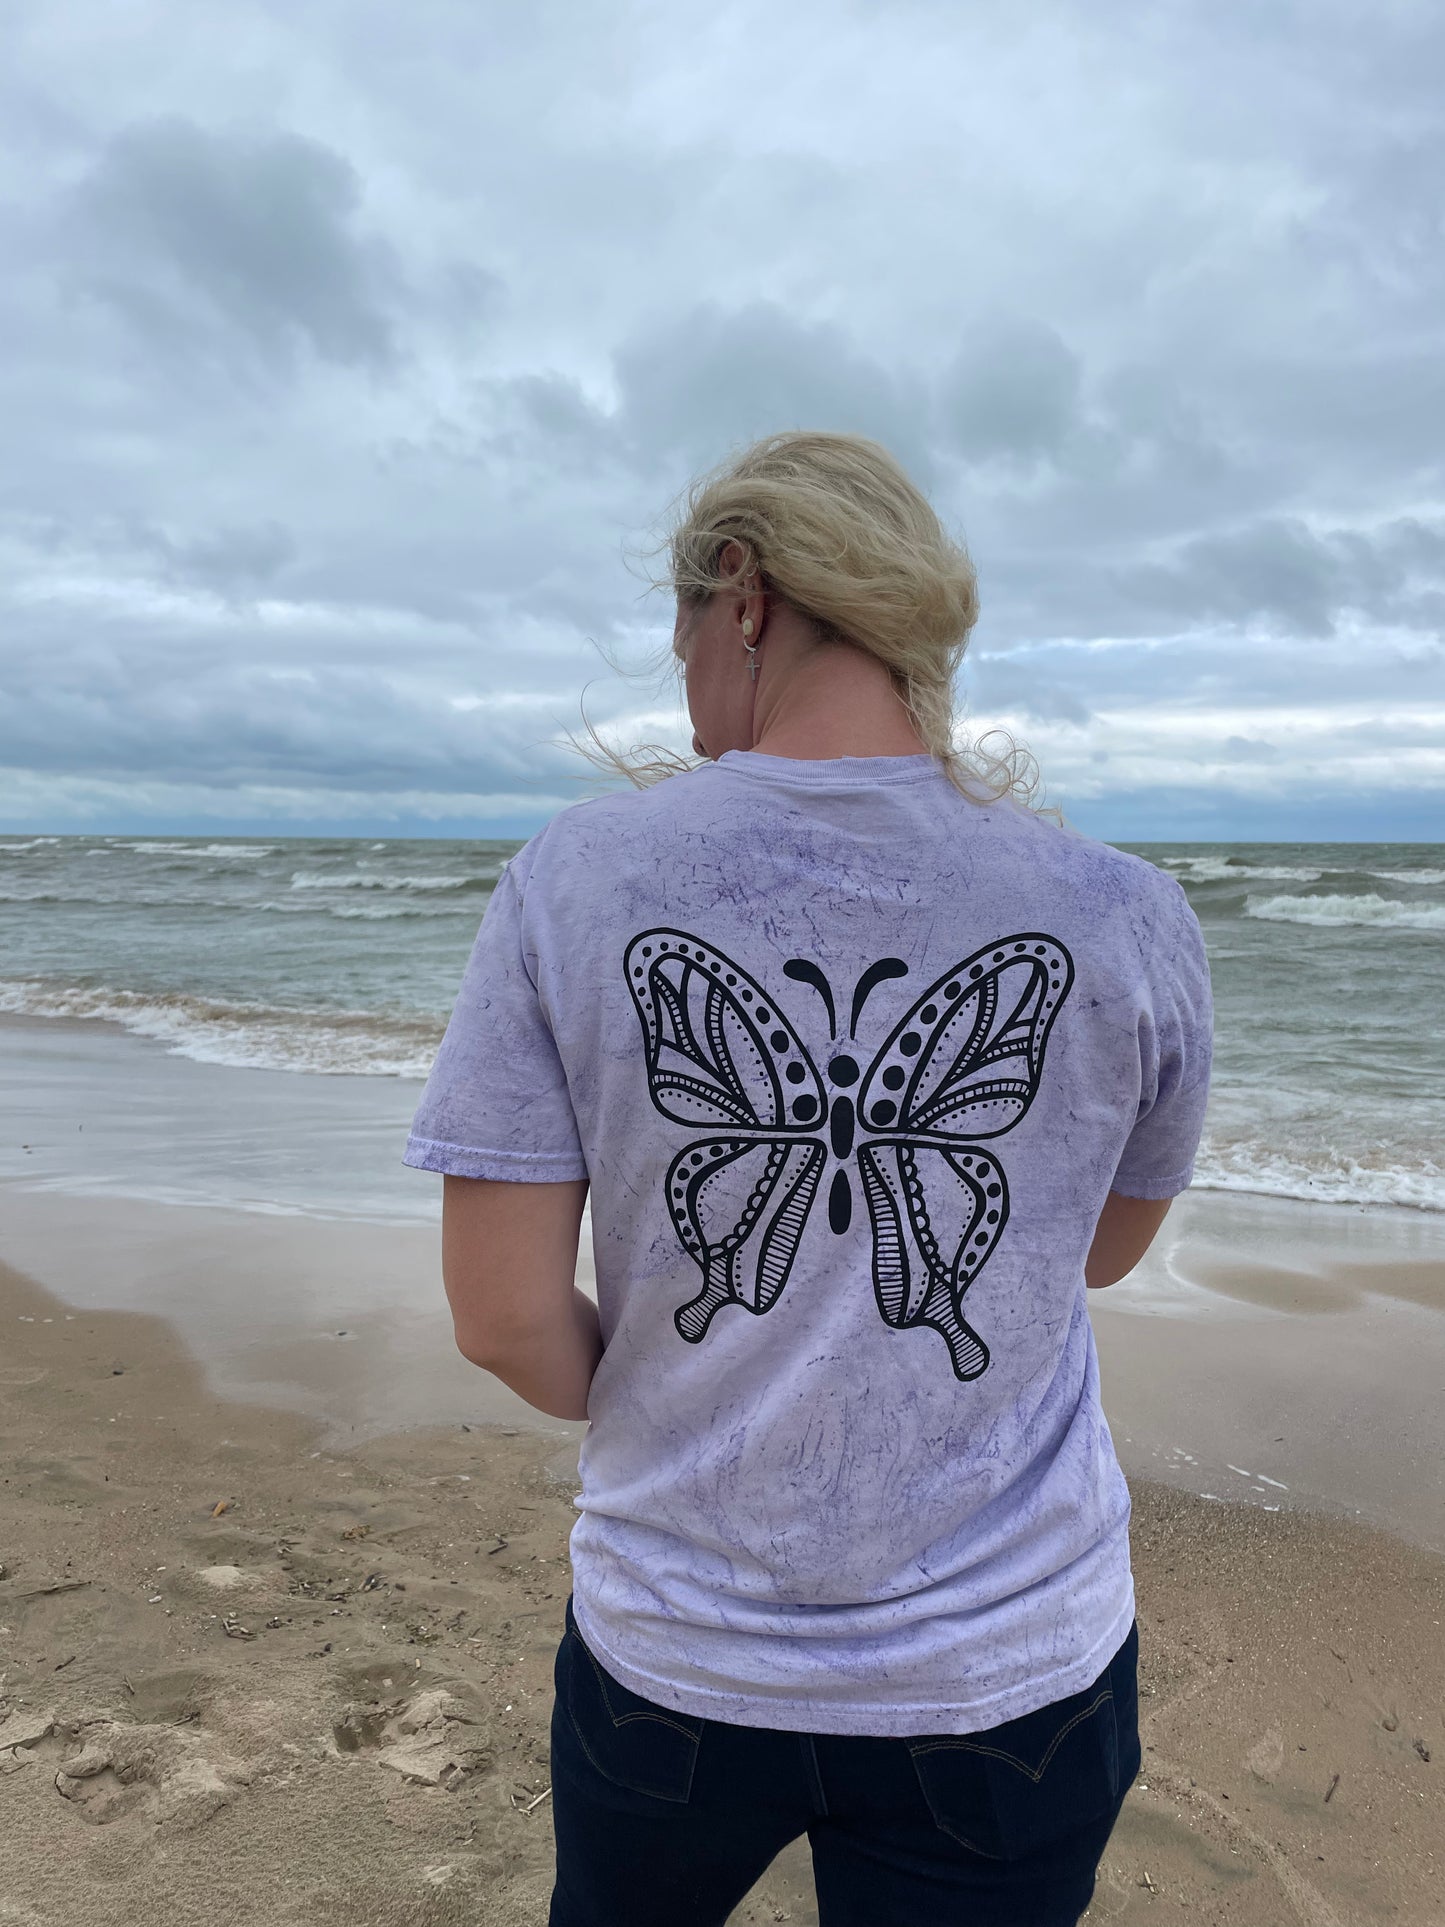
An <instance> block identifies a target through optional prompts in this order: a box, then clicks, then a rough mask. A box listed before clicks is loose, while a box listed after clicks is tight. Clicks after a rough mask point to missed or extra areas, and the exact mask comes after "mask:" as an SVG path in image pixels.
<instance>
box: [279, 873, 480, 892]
mask: <svg viewBox="0 0 1445 1927" xmlns="http://www.w3.org/2000/svg"><path fill="white" fill-rule="evenodd" d="M500 874H501V871H500V869H496V870H490V871H486V872H482V871H473V872H471V873H470V874H469V875H467V876H431V877H417V876H401V877H387V876H366V875H362V874H361V873H359V872H356V871H347V872H346V873H345V874H344V875H341V876H329V875H327V874H326V872H324V871H322V872H321V873H320V874H318V873H317V872H316V871H314V870H297V871H296V872H295V873H294V874H293V876H292V878H291V888H292V889H293V890H486V889H490V888H491V886H492V885H493V884H494V883H495V882H496V880H497V878H498V876H499V875H500Z"/></svg>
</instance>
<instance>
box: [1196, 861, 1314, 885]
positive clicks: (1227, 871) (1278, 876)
mask: <svg viewBox="0 0 1445 1927" xmlns="http://www.w3.org/2000/svg"><path fill="white" fill-rule="evenodd" d="M1164 861H1165V863H1166V864H1167V865H1168V867H1169V868H1170V869H1171V870H1173V871H1174V872H1175V874H1176V875H1177V876H1178V878H1179V881H1180V882H1181V883H1251V882H1261V883H1318V882H1319V880H1320V878H1321V877H1322V876H1323V875H1324V871H1323V870H1312V869H1307V868H1304V867H1303V866H1301V865H1299V864H1289V863H1237V862H1236V861H1235V860H1234V858H1233V857H1227V856H1190V857H1180V856H1174V857H1165V859H1164Z"/></svg>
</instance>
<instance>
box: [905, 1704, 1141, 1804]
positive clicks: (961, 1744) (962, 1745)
mask: <svg viewBox="0 0 1445 1927" xmlns="http://www.w3.org/2000/svg"><path fill="white" fill-rule="evenodd" d="M1113 1697H1114V1689H1113V1687H1112V1686H1106V1687H1105V1688H1104V1690H1103V1691H1102V1692H1101V1693H1099V1694H1097V1695H1096V1696H1095V1698H1094V1699H1093V1700H1092V1701H1091V1702H1090V1703H1089V1705H1087V1706H1085V1707H1083V1708H1082V1709H1081V1710H1080V1711H1079V1712H1077V1713H1075V1715H1074V1717H1073V1718H1072V1719H1071V1720H1066V1721H1065V1722H1064V1724H1063V1725H1062V1726H1061V1727H1060V1728H1059V1730H1058V1732H1057V1733H1055V1735H1054V1737H1053V1739H1052V1740H1051V1741H1050V1742H1049V1749H1048V1751H1047V1753H1045V1755H1044V1757H1043V1758H1042V1759H1041V1760H1040V1761H1039V1763H1038V1766H1037V1767H1031V1766H1030V1765H1028V1763H1027V1762H1026V1761H1024V1760H1021V1759H1019V1757H1018V1755H1017V1754H1015V1753H1010V1752H1008V1751H1007V1750H1006V1749H1005V1748H1003V1747H1001V1746H981V1745H980V1744H979V1743H978V1741H976V1740H964V1739H949V1740H933V1741H930V1742H929V1743H928V1744H927V1745H923V1746H918V1745H915V1744H914V1743H913V1742H912V1741H910V1742H909V1745H908V1751H909V1752H910V1753H911V1754H912V1755H913V1757H914V1759H918V1758H919V1757H920V1756H921V1755H922V1754H924V1753H944V1752H960V1753H981V1754H983V1755H985V1756H986V1757H987V1758H988V1759H991V1760H1006V1761H1007V1762H1008V1764H1009V1765H1010V1766H1012V1767H1016V1768H1017V1769H1018V1771H1019V1772H1020V1773H1022V1774H1025V1775H1026V1776H1027V1777H1028V1778H1029V1779H1030V1780H1032V1781H1033V1783H1034V1785H1035V1786H1037V1785H1038V1783H1039V1781H1040V1780H1041V1779H1042V1778H1043V1777H1044V1774H1045V1773H1046V1772H1047V1771H1048V1766H1049V1761H1050V1760H1052V1759H1053V1757H1054V1755H1055V1753H1057V1752H1058V1750H1059V1748H1060V1746H1062V1744H1063V1743H1064V1741H1065V1740H1066V1739H1067V1738H1068V1736H1069V1734H1070V1733H1072V1732H1073V1730H1074V1728H1075V1727H1076V1726H1077V1725H1078V1724H1079V1722H1080V1721H1081V1720H1087V1719H1091V1718H1092V1717H1093V1715H1094V1714H1095V1713H1097V1712H1098V1710H1099V1708H1100V1707H1101V1706H1102V1705H1103V1704H1104V1702H1105V1700H1111V1699H1113Z"/></svg>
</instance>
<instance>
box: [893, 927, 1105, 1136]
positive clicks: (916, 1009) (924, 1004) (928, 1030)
mask: <svg viewBox="0 0 1445 1927" xmlns="http://www.w3.org/2000/svg"><path fill="white" fill-rule="evenodd" d="M1073 981H1074V965H1073V960H1072V959H1071V958H1070V956H1069V953H1068V951H1067V950H1065V948H1064V946H1063V945H1062V944H1061V943H1058V942H1057V941H1056V940H1055V939H1054V938H1053V937H1046V936H1042V935H1040V934H1038V933H1037V932H1035V933H1031V934H1025V935H1019V936H1013V937H1005V938H1004V939H1003V941H1002V942H1000V943H994V944H989V945H987V946H986V947H985V948H984V949H982V950H977V951H975V952H974V954H973V955H972V956H971V957H967V958H965V960H964V961H963V962H962V963H961V964H959V965H958V967H957V968H956V969H954V970H950V971H949V972H948V973H947V975H945V976H942V977H940V978H939V979H938V981H937V982H936V983H933V984H930V985H929V987H928V989H927V990H926V991H924V993H923V995H922V996H921V997H920V998H919V999H918V1000H917V1002H916V1003H915V1004H914V1005H913V1007H912V1009H911V1010H910V1011H909V1012H908V1014H907V1016H905V1017H904V1018H903V1019H902V1021H901V1022H900V1023H899V1024H897V1025H896V1026H895V1027H894V1029H893V1031H892V1032H891V1033H890V1035H889V1036H888V1038H887V1039H886V1041H885V1042H884V1044H883V1047H882V1049H881V1050H880V1051H879V1052H878V1055H877V1056H876V1058H875V1059H874V1060H873V1063H872V1064H871V1065H870V1067H869V1070H868V1074H867V1076H866V1077H865V1078H864V1080H863V1087H862V1090H861V1091H860V1093H859V1098H858V1114H859V1117H860V1118H861V1120H862V1122H863V1125H864V1128H865V1129H867V1130H870V1131H899V1132H906V1133H909V1134H914V1133H917V1134H919V1135H927V1136H929V1137H941V1138H951V1139H954V1140H958V1141H963V1142H967V1141H971V1140H973V1139H976V1138H986V1137H997V1136H998V1135H999V1134H1000V1133H1001V1132H1003V1131H1007V1130H1011V1129H1012V1127H1013V1126H1014V1125H1015V1124H1017V1123H1018V1121H1019V1119H1020V1118H1021V1117H1022V1116H1023V1114H1024V1112H1025V1111H1026V1110H1027V1109H1028V1108H1029V1105H1030V1104H1031V1103H1032V1102H1033V1099H1034V1095H1035V1093H1036V1091H1037V1090H1038V1087H1039V1073H1040V1070H1041V1068H1042V1066H1043V1059H1044V1046H1045V1044H1046V1043H1047V1042H1048V1036H1049V1031H1050V1030H1051V1029H1052V1027H1053V1023H1054V1019H1055V1018H1056V1017H1057V1015H1058V1012H1059V1006H1060V1005H1061V1004H1062V1003H1063V1001H1064V999H1065V997H1067V996H1068V994H1069V989H1070V986H1071V985H1072V984H1073Z"/></svg>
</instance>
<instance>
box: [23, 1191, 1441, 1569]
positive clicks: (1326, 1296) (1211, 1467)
mask: <svg viewBox="0 0 1445 1927" xmlns="http://www.w3.org/2000/svg"><path fill="white" fill-rule="evenodd" d="M410 1175H412V1174H410V1173H409V1174H408V1176H410ZM428 1188H430V1189H437V1188H438V1187H435V1186H428ZM0 1203H3V1214H4V1219H5V1231H4V1233H3V1235H0V1260H3V1261H5V1262H8V1263H10V1264H13V1265H14V1266H15V1267H16V1268H17V1269H19V1270H21V1271H24V1272H27V1273H29V1274H30V1275H31V1276H32V1277H34V1278H35V1279H36V1280H37V1281H38V1282H39V1283H41V1284H42V1285H43V1286H44V1287H45V1288H46V1289H48V1290H51V1291H53V1292H55V1293H56V1294H57V1296H59V1297H60V1298H61V1299H63V1300H64V1301H65V1303H66V1307H67V1309H69V1310H71V1311H79V1310H85V1311H91V1310H94V1311H106V1310H116V1311H132V1312H141V1313H149V1314H156V1315H159V1316H162V1317H164V1318H166V1319H167V1320H168V1321H170V1323H171V1324H172V1325H173V1326H174V1328H175V1330H176V1331H177V1333H178V1334H179V1336H180V1337H181V1339H182V1340H183V1342H184V1343H185V1344H186V1345H187V1347H188V1348H189V1350H190V1351H191V1353H192V1355H193V1356H194V1357H195V1358H196V1360H197V1361H198V1363H199V1364H200V1365H201V1367H202V1368H203V1369H204V1371H205V1373H206V1375H207V1378H208V1382H209V1383H210V1385H211V1386H212V1388H213V1390H215V1391H216V1392H217V1394H218V1395H223V1396H225V1397H228V1398H231V1399H242V1400H244V1401H246V1402H247V1403H254V1404H260V1405H267V1406H275V1407H279V1408H284V1409H288V1410H290V1411H292V1412H295V1413H298V1414H300V1415H303V1416H309V1417H310V1418H312V1419H314V1420H316V1421H317V1422H319V1423H321V1424H322V1425H323V1427H324V1429H325V1437H326V1441H327V1444H328V1447H331V1446H336V1445H340V1444H345V1443H351V1442H357V1441H361V1440H365V1439H367V1438H371V1437H375V1436H378V1435H381V1434H386V1433H395V1432H399V1431H403V1430H406V1429H408V1428H411V1427H416V1426H425V1425H427V1424H429V1423H434V1422H438V1421H441V1422H454V1423H463V1422H478V1423H494V1424H501V1425H509V1426H515V1427H517V1428H519V1429H538V1428H540V1429H543V1430H545V1429H547V1427H548V1422H547V1421H543V1420H541V1419H539V1417H538V1415H537V1414H535V1413H533V1412H532V1411H531V1410H530V1408H529V1407H527V1406H526V1405H524V1404H523V1403H522V1401H521V1400H520V1399H518V1398H516V1397H515V1396H514V1394H512V1393H511V1392H510V1391H508V1390H507V1388H506V1387H505V1386H503V1385H501V1384H500V1383H499V1382H498V1381H496V1380H495V1379H492V1378H491V1377H490V1376H489V1375H487V1374H485V1373H482V1372H479V1371H478V1370H477V1369H476V1368H475V1367H474V1366H472V1365H470V1364H469V1363H468V1362H467V1361H466V1360H465V1359H463V1358H462V1357H461V1356H460V1354H459V1353H458V1352H457V1350H456V1347H455V1342H454V1339H453V1336H452V1330H451V1320H450V1313H449V1311H448V1309H447V1306H446V1302H445V1295H444V1292H443V1288H442V1283H441V1272H440V1254H439V1238H438V1227H437V1224H436V1222H435V1220H432V1221H426V1220H419V1221H416V1222H413V1223H409V1224H408V1223H401V1224H394V1223H376V1222H366V1221H363V1220H354V1219H345V1218H340V1219H327V1218H320V1217H314V1216H311V1215H308V1214H300V1213H298V1214H276V1213H271V1214H267V1213H263V1212H256V1211H251V1212H247V1211H244V1210H237V1209H234V1208H230V1209H228V1208H223V1207H218V1206H214V1205H210V1204H207V1203H195V1204H190V1205H187V1206H186V1207H184V1208H181V1207H178V1206H176V1205H175V1204H173V1203H169V1202H165V1203H162V1202H156V1201H154V1200H143V1199H141V1200H138V1199H134V1198H128V1197H124V1196H120V1197H116V1196H108V1195H105V1194H101V1195H95V1196H75V1195H71V1194H69V1193H67V1192H63V1191H61V1190H59V1189H46V1188H34V1187H32V1186H31V1185H29V1184H27V1183H26V1182H25V1181H24V1180H17V1179H14V1178H12V1179H10V1180H8V1181H4V1180H0ZM201 1280H203V1281H204V1282H203V1283H202V1282H200V1281H201ZM578 1283H579V1285H581V1287H582V1288H583V1289H584V1290H590V1289H591V1256H590V1249H589V1247H588V1243H587V1240H586V1238H585V1236H584V1245H583V1251H582V1254H581V1259H580V1262H579V1266H578ZM1089 1310H1090V1315H1091V1317H1092V1319H1093V1323H1094V1330H1095V1335H1096V1339H1097V1343H1098V1349H1099V1357H1100V1373H1101V1378H1102V1383H1103V1392H1104V1406H1105V1411H1106V1414H1107V1417H1108V1420H1109V1425H1110V1429H1111V1431H1112V1432H1113V1435H1114V1441H1115V1446H1116V1449H1117V1451H1118V1453H1119V1457H1120V1460H1121V1463H1122V1464H1123V1466H1124V1469H1125V1472H1126V1473H1127V1474H1128V1475H1129V1476H1131V1477H1140V1476H1142V1477H1148V1478H1153V1479H1157V1480H1160V1481H1162V1482H1164V1483H1167V1484H1171V1485H1174V1486H1176V1487H1178V1488H1180V1489H1181V1490H1185V1491H1189V1492H1192V1493H1193V1494H1195V1495H1196V1496H1199V1497H1205V1498H1208V1499H1209V1500H1211V1501H1215V1502H1220V1501H1224V1500H1228V1499H1239V1500H1241V1501H1243V1502H1245V1503H1247V1504H1251V1505H1255V1506H1257V1507H1259V1508H1260V1509H1261V1510H1268V1511H1274V1510H1275V1509H1277V1508H1281V1507H1283V1508H1291V1509H1298V1508H1300V1507H1304V1508H1306V1509H1309V1510H1311V1511H1315V1512H1326V1513H1331V1514H1333V1515H1335V1516H1338V1517H1343V1518H1349V1519H1355V1520H1359V1521H1361V1522H1363V1523H1366V1524H1374V1525H1377V1526H1379V1527H1381V1528H1382V1529H1384V1530H1386V1531H1390V1532H1393V1533H1396V1534H1399V1535H1401V1536H1403V1537H1405V1538H1408V1539H1410V1540H1412V1541H1413V1542H1414V1543H1416V1544H1419V1545H1422V1546H1425V1547H1428V1548H1432V1549H1434V1550H1436V1551H1441V1552H1445V1481H1442V1479H1441V1476H1440V1472H1439V1467H1440V1466H1441V1465H1442V1464H1445V1408H1442V1405H1441V1401H1440V1399H1439V1396H1438V1392H1439V1386H1440V1384H1441V1383H1442V1382H1445V1223H1441V1224H1439V1225H1438V1226H1437V1225H1434V1224H1431V1223H1429V1222H1428V1221H1427V1222H1421V1220H1420V1214H1414V1213H1396V1212H1393V1211H1371V1210H1366V1209H1364V1208H1358V1209H1346V1208H1344V1207H1340V1206H1318V1205H1304V1204H1297V1203H1293V1202H1290V1203H1284V1204H1282V1203H1280V1202H1279V1201H1275V1200H1259V1199H1250V1200H1240V1199H1238V1198H1226V1197H1221V1196H1220V1195H1219V1194H1217V1193H1197V1194H1196V1193H1193V1192H1189V1193H1186V1194H1185V1195H1184V1196H1183V1197H1182V1198H1181V1199H1179V1200H1178V1201H1177V1203H1176V1205H1175V1207H1174V1209H1173V1211H1171V1213H1170V1216H1169V1218H1168V1219H1167V1220H1166V1222H1165V1227H1164V1229H1163V1231H1162V1232H1161V1234H1160V1237H1159V1239H1158V1240H1157V1241H1156V1244H1155V1246H1154V1248H1153V1249H1152V1250H1151V1251H1150V1253H1149V1254H1148V1256H1147V1257H1146V1258H1145V1260H1144V1262H1143V1264H1142V1265H1141V1266H1140V1267H1139V1269H1138V1270H1137V1271H1136V1272H1135V1273H1134V1274H1132V1275H1131V1276H1130V1278H1128V1279H1126V1280H1124V1281H1122V1282H1121V1283H1120V1284H1118V1285H1114V1286H1111V1287H1110V1288H1109V1290H1107V1291H1104V1292H1096V1293H1091V1294H1090V1296H1089ZM553 1429H558V1428H556V1427H554V1428H553ZM583 1429H584V1428H583V1427H582V1426H581V1425H580V1424H579V1425H573V1426H571V1427H561V1428H560V1431H559V1437H560V1439H561V1441H562V1442H565V1441H566V1440H569V1439H570V1440H571V1441H573V1442H574V1443H575V1441H576V1440H577V1439H578V1438H580V1436H581V1433H582V1430H583ZM559 1449H560V1447H559Z"/></svg>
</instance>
